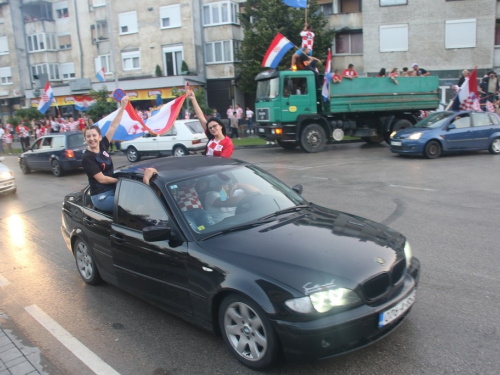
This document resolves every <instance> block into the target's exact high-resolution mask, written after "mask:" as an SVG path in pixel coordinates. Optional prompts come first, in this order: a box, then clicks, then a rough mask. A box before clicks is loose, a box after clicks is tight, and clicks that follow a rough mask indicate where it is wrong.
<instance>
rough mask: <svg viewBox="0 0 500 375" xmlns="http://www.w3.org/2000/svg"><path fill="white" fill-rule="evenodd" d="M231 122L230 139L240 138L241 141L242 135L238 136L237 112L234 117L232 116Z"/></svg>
mask: <svg viewBox="0 0 500 375" xmlns="http://www.w3.org/2000/svg"><path fill="white" fill-rule="evenodd" d="M229 121H230V125H229V126H230V128H231V135H230V137H231V138H233V137H238V139H241V138H240V135H239V134H238V114H237V113H236V111H234V112H233V116H231V118H230V120H229Z"/></svg>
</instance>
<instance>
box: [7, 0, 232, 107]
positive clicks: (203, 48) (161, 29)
mask: <svg viewBox="0 0 500 375" xmlns="http://www.w3.org/2000/svg"><path fill="white" fill-rule="evenodd" d="M1 1H2V0H0V18H2V16H3V20H4V22H3V23H1V21H0V76H1V77H2V80H1V86H0V100H2V101H1V102H0V104H2V117H4V116H8V115H9V114H11V113H12V112H13V111H15V110H16V109H18V108H19V107H20V106H25V105H26V106H36V105H37V103H38V99H37V97H39V96H40V93H41V90H42V89H43V86H44V85H45V82H46V81H49V82H50V84H51V87H52V90H53V92H54V95H55V99H56V103H57V105H58V107H59V110H60V111H61V113H62V114H63V115H65V114H68V115H69V114H72V113H73V111H74V106H73V105H74V104H75V98H76V99H79V98H82V97H85V96H86V95H88V92H89V90H90V89H94V90H98V89H100V88H101V87H102V86H103V85H106V87H107V88H108V89H109V90H110V91H112V90H114V89H115V88H117V87H119V88H122V89H123V90H125V91H126V92H127V93H128V94H129V96H130V97H131V101H132V103H133V104H134V105H135V106H136V107H139V108H148V107H150V106H153V103H154V102H155V98H156V96H157V94H161V96H162V98H163V101H164V102H167V101H168V100H169V99H172V98H173V95H172V89H173V88H181V89H182V88H183V87H184V86H185V83H186V82H189V83H190V85H191V87H194V88H196V87H198V86H203V87H207V89H208V90H209V91H208V96H209V97H213V98H215V99H214V100H215V102H216V103H218V105H220V106H221V109H222V107H224V106H226V107H227V106H228V105H229V104H231V103H232V101H233V100H235V99H234V98H235V97H238V96H240V97H242V95H241V94H239V93H238V90H237V89H236V90H235V87H234V80H235V77H236V73H235V64H234V62H235V59H234V52H235V49H236V48H238V45H239V43H240V41H241V40H242V32H241V27H240V26H239V20H238V14H239V6H240V5H239V3H237V2H234V1H210V0H162V1H161V2H158V1H153V0H143V1H140V2H137V1H133V0H122V1H116V0H112V1H109V0H65V1H58V0H9V1H5V0H4V1H3V2H1ZM183 63H184V64H183ZM102 68H104V71H105V77H106V82H104V83H101V82H99V81H98V79H97V78H96V77H95V74H96V72H97V71H99V70H101V69H102ZM160 72H161V74H158V73H160ZM212 87H213V88H212ZM2 90H3V91H2Z"/></svg>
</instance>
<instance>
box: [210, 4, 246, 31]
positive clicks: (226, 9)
mask: <svg viewBox="0 0 500 375" xmlns="http://www.w3.org/2000/svg"><path fill="white" fill-rule="evenodd" d="M238 14H239V7H238V4H236V3H232V2H221V3H212V4H207V5H204V6H203V25H204V26H213V25H221V24H227V23H235V24H239V23H240V20H239V18H238Z"/></svg>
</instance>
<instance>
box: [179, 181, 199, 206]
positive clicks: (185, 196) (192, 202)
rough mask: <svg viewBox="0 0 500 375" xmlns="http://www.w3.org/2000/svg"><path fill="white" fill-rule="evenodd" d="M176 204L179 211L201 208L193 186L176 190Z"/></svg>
mask: <svg viewBox="0 0 500 375" xmlns="http://www.w3.org/2000/svg"><path fill="white" fill-rule="evenodd" d="M177 204H178V205H179V208H180V209H181V211H188V210H192V209H194V208H201V209H202V208H203V206H202V205H201V202H200V198H198V193H197V192H196V190H195V188H194V187H193V186H184V187H180V188H179V189H178V190H177Z"/></svg>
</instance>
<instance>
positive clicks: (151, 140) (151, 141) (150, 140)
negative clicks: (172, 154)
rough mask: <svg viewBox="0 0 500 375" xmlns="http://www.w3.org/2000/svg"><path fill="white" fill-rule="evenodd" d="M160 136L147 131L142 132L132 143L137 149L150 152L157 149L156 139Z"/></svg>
mask: <svg viewBox="0 0 500 375" xmlns="http://www.w3.org/2000/svg"><path fill="white" fill-rule="evenodd" d="M159 138H160V136H153V135H151V134H149V133H146V134H144V135H143V136H142V137H141V138H137V139H136V140H135V141H134V142H133V143H134V145H135V146H136V148H137V150H139V151H141V152H144V153H146V154H147V153H150V152H153V151H157V150H158V140H159Z"/></svg>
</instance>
